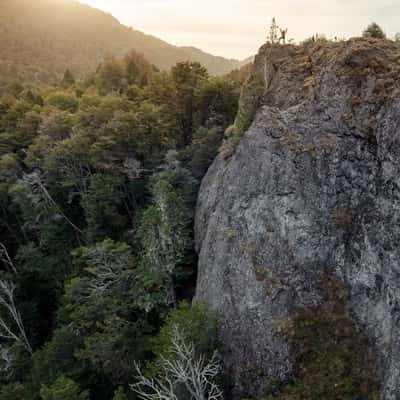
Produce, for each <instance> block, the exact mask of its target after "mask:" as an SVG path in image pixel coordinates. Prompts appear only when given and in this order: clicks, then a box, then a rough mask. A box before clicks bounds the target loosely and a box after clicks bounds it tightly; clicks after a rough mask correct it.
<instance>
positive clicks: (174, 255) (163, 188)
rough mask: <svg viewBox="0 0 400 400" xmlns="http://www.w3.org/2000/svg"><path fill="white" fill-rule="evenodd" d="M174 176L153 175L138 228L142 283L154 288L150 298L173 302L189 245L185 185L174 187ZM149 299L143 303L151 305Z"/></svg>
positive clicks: (189, 217) (157, 300)
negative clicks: (148, 196)
mask: <svg viewBox="0 0 400 400" xmlns="http://www.w3.org/2000/svg"><path fill="white" fill-rule="evenodd" d="M175 177H176V174H174V173H172V174H168V173H164V174H161V175H159V176H155V177H154V178H153V179H152V181H151V185H150V191H151V194H152V204H151V205H150V206H149V207H148V208H147V209H146V210H145V211H144V213H143V216H142V219H141V224H140V230H139V232H138V236H139V238H140V240H141V243H142V248H143V251H142V258H141V263H140V269H141V274H142V279H143V284H144V287H145V288H148V289H153V290H152V292H153V293H154V295H155V298H154V299H153V300H151V302H155V304H156V303H164V302H165V301H166V302H167V304H169V303H171V304H176V302H177V298H176V292H175V286H176V284H177V282H179V281H180V280H181V279H182V278H183V277H185V275H186V271H185V269H184V264H185V261H186V257H187V254H188V253H189V251H190V249H191V248H192V236H191V229H190V227H191V213H190V210H189V208H188V206H187V200H188V199H187V198H186V199H185V198H184V190H185V189H186V187H185V185H184V186H181V187H180V188H179V187H177V188H175V187H174V186H173V184H172V181H173V179H174V178H175ZM190 183H191V182H189V185H190ZM189 187H190V186H189ZM189 190H190V189H189ZM154 288H158V290H157V291H154ZM154 295H153V297H154ZM151 302H150V303H149V304H148V305H147V306H146V307H151Z"/></svg>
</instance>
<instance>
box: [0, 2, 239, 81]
mask: <svg viewBox="0 0 400 400" xmlns="http://www.w3.org/2000/svg"><path fill="white" fill-rule="evenodd" d="M0 38H1V46H0V84H1V82H2V81H3V82H4V81H5V80H10V79H17V78H18V79H24V80H25V81H27V82H40V83H54V82H55V81H56V80H58V79H59V78H60V77H61V76H62V74H63V73H64V71H65V70H66V69H67V68H70V69H71V70H72V71H73V72H74V73H75V74H76V75H77V76H79V77H84V76H85V75H87V74H89V73H90V72H91V71H93V70H94V69H95V68H96V67H97V64H98V63H100V61H101V60H102V59H103V58H104V57H106V56H111V55H113V56H123V55H125V54H127V53H128V52H130V51H131V50H135V51H136V52H137V53H140V54H143V55H144V57H145V58H147V59H148V60H149V62H151V63H152V64H154V65H156V66H157V68H159V69H161V70H168V69H170V68H171V67H172V66H173V65H175V64H176V63H177V62H181V61H187V60H190V61H198V62H201V63H202V64H203V65H204V66H205V67H206V68H207V70H208V71H209V73H210V74H211V75H222V74H225V73H228V72H229V71H231V70H233V69H235V68H238V67H239V66H240V63H239V62H238V61H236V60H227V59H225V58H223V57H216V56H213V55H211V54H207V53H204V52H202V51H201V50H199V49H196V48H193V47H182V48H180V47H176V46H172V45H170V44H168V43H166V42H164V41H162V40H160V39H157V38H155V37H153V36H149V35H145V34H144V33H142V32H139V31H135V30H133V29H131V28H128V27H126V26H124V25H121V24H120V23H119V22H118V21H117V20H116V19H115V18H114V17H112V16H111V15H109V14H106V13H104V12H102V11H99V10H96V9H94V8H91V7H89V6H86V5H83V4H80V3H78V2H76V1H73V0H57V1H54V0H35V1H31V0H1V2H0Z"/></svg>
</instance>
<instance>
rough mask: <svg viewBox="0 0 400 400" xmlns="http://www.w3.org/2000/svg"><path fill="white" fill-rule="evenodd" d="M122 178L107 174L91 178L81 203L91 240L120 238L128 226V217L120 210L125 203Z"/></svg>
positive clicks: (88, 235) (87, 233) (88, 236)
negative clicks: (120, 212)
mask: <svg viewBox="0 0 400 400" xmlns="http://www.w3.org/2000/svg"><path fill="white" fill-rule="evenodd" d="M122 183H123V181H122V179H120V178H116V177H113V176H110V175H105V174H95V175H92V176H91V177H90V178H89V184H88V188H87V190H86V191H85V193H84V194H83V195H82V201H81V205H82V208H83V209H84V211H85V218H86V222H87V228H86V235H87V238H88V241H89V242H92V243H94V242H96V241H101V240H104V239H105V238H107V237H109V238H113V239H118V236H119V234H120V232H122V231H124V228H125V229H126V226H127V218H126V217H125V216H123V215H121V214H119V212H118V208H119V207H121V205H122V203H123V193H122V190H121V186H122Z"/></svg>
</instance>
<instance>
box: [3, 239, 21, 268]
mask: <svg viewBox="0 0 400 400" xmlns="http://www.w3.org/2000/svg"><path fill="white" fill-rule="evenodd" d="M0 261H1V262H2V263H4V264H5V265H6V266H7V267H8V268H10V269H11V271H12V272H13V273H14V274H17V273H18V271H17V268H16V267H15V264H14V263H13V261H12V259H11V257H10V255H9V254H8V251H7V248H6V246H5V245H4V244H3V243H1V242H0Z"/></svg>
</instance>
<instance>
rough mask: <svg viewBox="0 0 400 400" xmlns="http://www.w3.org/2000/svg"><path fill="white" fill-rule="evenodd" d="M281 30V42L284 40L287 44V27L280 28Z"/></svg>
mask: <svg viewBox="0 0 400 400" xmlns="http://www.w3.org/2000/svg"><path fill="white" fill-rule="evenodd" d="M280 31H281V37H280V39H279V42H280V41H281V40H282V43H283V44H285V43H286V33H287V31H288V30H287V28H286V29H280Z"/></svg>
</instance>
